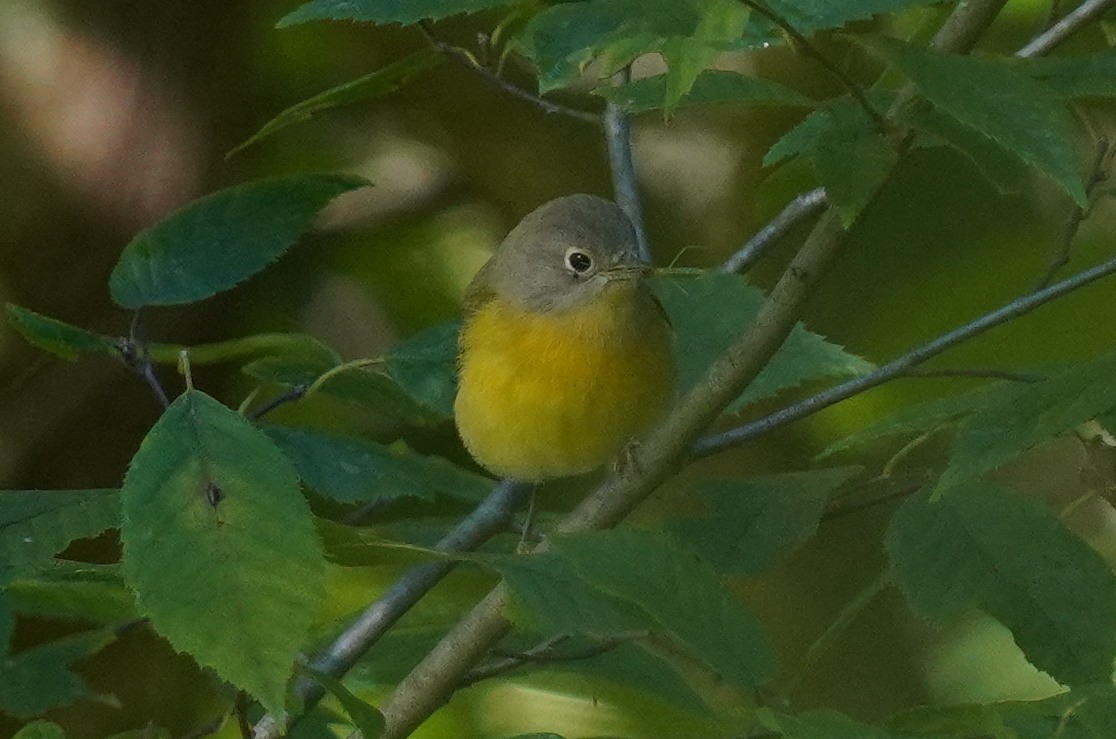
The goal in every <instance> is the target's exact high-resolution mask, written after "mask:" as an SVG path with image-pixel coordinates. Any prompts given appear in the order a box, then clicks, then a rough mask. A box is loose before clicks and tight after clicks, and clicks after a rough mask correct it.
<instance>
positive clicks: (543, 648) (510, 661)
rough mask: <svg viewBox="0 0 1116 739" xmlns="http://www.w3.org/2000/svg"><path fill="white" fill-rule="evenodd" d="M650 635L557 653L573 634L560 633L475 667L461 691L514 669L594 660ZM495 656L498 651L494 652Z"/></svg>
mask: <svg viewBox="0 0 1116 739" xmlns="http://www.w3.org/2000/svg"><path fill="white" fill-rule="evenodd" d="M647 635H648V632H647V631H645V630H639V631H631V632H625V633H623V634H617V635H615V636H611V637H609V638H607V639H601V640H600V641H598V642H597V643H595V644H590V645H588V646H585V647H582V648H581V649H574V650H570V651H565V652H558V651H556V647H557V646H558V645H559V644H561V643H563V642H565V641H568V640H569V638H570V634H558V635H556V636H552V637H550V638H548V639H544V640H543V641H542V642H540V643H539V644H536V645H535V646H533V647H531V648H530V649H527V650H525V651H523V652H517V653H514V654H507V653H506V654H503V655H501V656H499V658H498V659H494V660H492V661H490V662H487V663H485V664H482V665H478V666H477V667H475V668H473V669H472V670H471V671H470V672H469V673H468V674H467V675H465V677H464V678H463V679H462V680H461V685H460V686H459V688H465V687H468V686H470V685H473V684H475V683H478V682H480V681H481V680H487V679H489V678H493V677H496V676H497V675H503V674H505V673H507V672H510V671H512V670H514V669H517V668H519V667H522V666H524V665H528V664H535V665H537V664H552V663H555V662H575V661H580V660H586V659H592V658H593V657H599V656H600V655H602V654H605V653H606V652H611V651H612V650H613V649H616V648H617V647H619V646H621V645H624V644H627V643H629V642H632V641H636V640H638V639H645V638H647ZM493 652H494V653H495V652H496V650H493Z"/></svg>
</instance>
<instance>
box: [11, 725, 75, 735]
mask: <svg viewBox="0 0 1116 739" xmlns="http://www.w3.org/2000/svg"><path fill="white" fill-rule="evenodd" d="M12 739H66V732H64V731H62V727H61V726H59V725H58V724H55V723H52V722H50V721H32V722H31V723H29V724H27V725H26V726H24V727H23V728H22V729H20V730H19V731H18V732H16V735H15V736H13V737H12Z"/></svg>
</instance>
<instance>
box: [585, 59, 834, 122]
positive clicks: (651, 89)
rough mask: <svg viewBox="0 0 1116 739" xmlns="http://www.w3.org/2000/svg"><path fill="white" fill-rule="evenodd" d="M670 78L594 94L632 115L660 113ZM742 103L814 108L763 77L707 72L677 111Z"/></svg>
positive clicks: (598, 90)
mask: <svg viewBox="0 0 1116 739" xmlns="http://www.w3.org/2000/svg"><path fill="white" fill-rule="evenodd" d="M668 81H669V75H665V74H660V75H656V76H654V77H644V78H643V79H641V80H636V81H635V82H629V83H628V84H626V85H620V86H618V87H609V86H605V87H598V88H596V89H595V90H593V93H594V94H596V95H600V96H602V97H604V98H606V99H607V100H609V101H611V102H613V103H616V104H617V105H619V106H620V107H621V108H623V109H625V110H627V111H629V112H631V113H642V112H644V111H647V110H659V109H661V108H662V107H663V106H664V104H665V100H666V97H667V83H668ZM725 103H739V104H745V105H793V106H812V105H814V104H815V103H814V101H813V100H811V99H810V98H808V97H806V96H805V95H803V94H802V93H800V92H798V91H797V90H792V89H791V88H789V87H785V86H783V85H780V84H779V83H778V82H772V81H771V80H766V79H763V78H761V77H748V76H747V75H743V74H739V73H737V72H727V71H724V70H720V69H707V70H705V71H703V72H702V73H701V74H700V75H698V77H697V79H696V80H694V84H693V86H692V87H691V88H690V91H689V92H687V93H686V94H685V95H683V96H682V97H681V98H680V99H679V100H678V101H677V107H679V108H689V107H695V106H699V105H718V104H725Z"/></svg>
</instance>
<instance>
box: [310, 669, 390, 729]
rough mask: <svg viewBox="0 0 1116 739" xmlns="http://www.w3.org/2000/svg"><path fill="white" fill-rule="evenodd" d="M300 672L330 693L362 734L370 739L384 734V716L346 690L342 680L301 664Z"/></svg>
mask: <svg viewBox="0 0 1116 739" xmlns="http://www.w3.org/2000/svg"><path fill="white" fill-rule="evenodd" d="M298 671H299V672H302V673H304V674H306V675H309V676H310V677H311V678H313V679H314V680H315V681H316V682H317V683H318V684H319V685H321V686H322V687H323V688H325V689H326V690H327V691H329V693H330V694H331V695H333V697H334V698H336V699H337V702H338V703H340V704H341V707H342V708H343V709H345V713H347V714H348V715H349V718H350V719H351V720H352V722H353V725H354V726H355V727H356V728H357V729H358V730H359V731H360V732H361V734H363V735H364V736H366V737H368V739H375V737H378V736H380V734H381V733H383V730H384V716H383V714H381V713H380V712H379V711H377V710H376V709H375V708H374V707H372V706H370V705H368V704H367V703H365V702H364V701H362V700H361V699H360V698H358V697H356V696H355V695H353V693H352V691H351V690H349V689H348V688H346V687H345V684H344V683H342V682H341V681H340V680H338V679H337V678H335V677H332V676H330V675H327V674H326V673H324V672H319V671H318V670H315V669H313V668H311V667H307V666H306V665H304V664H301V663H299V664H298Z"/></svg>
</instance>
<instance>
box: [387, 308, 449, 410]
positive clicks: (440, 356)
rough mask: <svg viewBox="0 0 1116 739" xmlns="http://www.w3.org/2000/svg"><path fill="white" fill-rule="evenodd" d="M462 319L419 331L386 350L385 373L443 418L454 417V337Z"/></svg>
mask: <svg viewBox="0 0 1116 739" xmlns="http://www.w3.org/2000/svg"><path fill="white" fill-rule="evenodd" d="M460 331H461V321H459V320H457V321H449V322H447V323H440V324H438V325H437V326H431V327H430V328H428V329H426V330H424V331H420V332H418V333H417V334H415V335H414V336H412V337H410V338H408V339H406V340H405V341H401V342H399V343H398V344H396V345H395V346H393V347H392V348H391V349H389V350H388V353H387V355H386V356H385V357H384V362H385V365H386V368H387V372H388V374H389V375H390V376H391V378H392V379H393V380H395V381H396V382H397V383H399V386H400V387H401V388H403V389H404V390H405V391H406V392H407V394H409V395H410V396H411V397H412V398H414V399H415V400H417V401H418V402H419V403H421V404H422V405H423V406H425V407H426V408H429V409H430V410H432V411H434V412H435V413H437V414H439V415H440V416H442V417H443V418H450V417H452V416H453V400H454V397H455V396H456V395H457V336H458V334H459V333H460Z"/></svg>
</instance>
